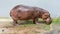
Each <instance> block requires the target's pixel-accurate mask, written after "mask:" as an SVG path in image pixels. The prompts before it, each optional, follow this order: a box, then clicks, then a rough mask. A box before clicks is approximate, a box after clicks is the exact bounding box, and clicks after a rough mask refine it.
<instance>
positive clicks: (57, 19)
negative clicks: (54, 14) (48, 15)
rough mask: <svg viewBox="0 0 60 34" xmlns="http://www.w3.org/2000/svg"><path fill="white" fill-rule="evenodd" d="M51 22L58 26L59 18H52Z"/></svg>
mask: <svg viewBox="0 0 60 34" xmlns="http://www.w3.org/2000/svg"><path fill="white" fill-rule="evenodd" d="M52 20H53V21H52V23H53V24H58V25H59V24H60V17H58V18H53V19H52Z"/></svg>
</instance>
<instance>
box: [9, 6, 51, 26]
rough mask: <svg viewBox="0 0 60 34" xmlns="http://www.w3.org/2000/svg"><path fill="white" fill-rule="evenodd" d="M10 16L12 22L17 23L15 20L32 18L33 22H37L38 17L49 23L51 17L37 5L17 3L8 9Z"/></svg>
mask: <svg viewBox="0 0 60 34" xmlns="http://www.w3.org/2000/svg"><path fill="white" fill-rule="evenodd" d="M10 16H11V18H12V19H13V23H14V25H15V24H18V23H17V20H29V19H32V20H33V23H34V24H38V18H41V19H43V20H44V21H45V22H46V24H51V22H52V19H51V17H50V13H49V12H48V11H47V10H45V9H43V8H39V7H33V6H26V5H17V6H15V7H14V8H13V9H11V11H10Z"/></svg>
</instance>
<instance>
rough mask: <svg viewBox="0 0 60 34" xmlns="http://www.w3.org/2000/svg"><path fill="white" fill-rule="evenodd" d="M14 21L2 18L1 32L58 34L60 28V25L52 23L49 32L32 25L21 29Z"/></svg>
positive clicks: (6, 33)
mask: <svg viewBox="0 0 60 34" xmlns="http://www.w3.org/2000/svg"><path fill="white" fill-rule="evenodd" d="M12 21H13V20H12V19H0V34H58V32H57V31H58V29H60V28H59V26H58V27H57V26H56V27H55V26H54V27H53V25H50V28H51V29H50V31H49V32H47V31H46V30H44V29H37V28H32V27H29V28H28V27H26V28H22V29H20V28H17V26H13V25H12ZM54 32H55V33H54Z"/></svg>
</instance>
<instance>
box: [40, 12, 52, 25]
mask: <svg viewBox="0 0 60 34" xmlns="http://www.w3.org/2000/svg"><path fill="white" fill-rule="evenodd" d="M41 18H42V19H43V20H44V22H46V24H51V22H52V19H51V17H50V13H49V12H48V11H46V12H43V13H42V15H41Z"/></svg>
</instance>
